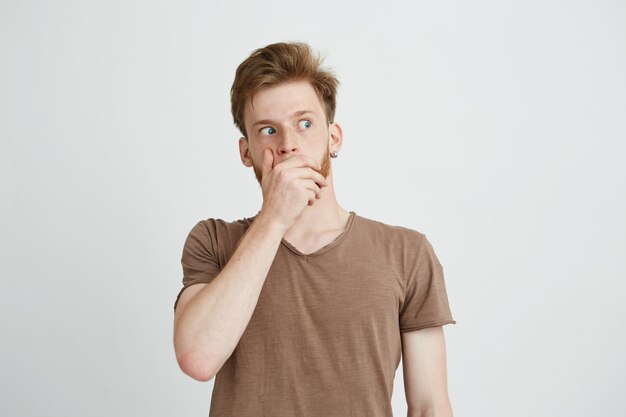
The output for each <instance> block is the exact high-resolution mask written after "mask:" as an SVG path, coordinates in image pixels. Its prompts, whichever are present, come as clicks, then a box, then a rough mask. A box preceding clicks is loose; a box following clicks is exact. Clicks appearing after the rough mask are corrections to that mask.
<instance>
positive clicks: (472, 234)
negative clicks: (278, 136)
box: [0, 0, 626, 417]
mask: <svg viewBox="0 0 626 417" xmlns="http://www.w3.org/2000/svg"><path fill="white" fill-rule="evenodd" d="M0 16H1V17H0V137H1V141H2V142H1V148H0V181H1V184H0V185H1V187H2V188H1V199H2V204H1V206H0V207H1V210H2V212H1V216H0V228H1V229H0V236H1V247H0V256H1V257H2V258H1V266H0V267H1V271H0V272H1V279H2V281H1V282H2V289H1V291H0V294H1V296H0V297H1V299H0V306H1V307H0V308H1V309H2V310H1V315H2V320H1V326H2V327H1V329H0V335H1V336H0V337H2V344H1V349H2V353H1V355H0V361H1V362H0V363H1V369H2V371H1V372H0V374H1V376H0V378H1V384H2V386H1V387H0V393H1V394H0V395H1V396H2V400H1V401H0V415H2V416H11V417H13V416H81V417H82V416H103V417H104V416H107V417H108V416H152V417H157V416H163V417H165V416H168V417H169V416H206V415H207V414H208V408H209V401H210V395H211V390H212V385H213V382H209V383H199V382H196V381H194V380H192V379H191V378H189V377H187V376H186V375H184V374H183V373H182V372H181V371H180V370H179V368H178V366H177V363H176V360H175V356H174V350H173V344H172V327H173V304H174V300H175V296H176V294H177V293H178V290H179V289H180V287H181V285H182V284H181V279H182V275H181V274H182V270H181V266H180V255H181V251H182V246H183V242H184V239H185V238H186V236H187V233H188V232H189V230H190V229H191V227H192V226H193V225H194V224H195V223H196V222H197V221H199V220H201V219H205V218H208V217H218V218H223V219H227V220H235V219H238V218H242V217H247V216H251V215H254V214H255V213H256V212H257V211H258V209H259V208H260V205H261V201H262V200H261V193H260V188H259V186H258V183H257V182H256V180H255V179H254V174H253V171H252V169H251V168H245V167H244V166H243V165H242V164H241V161H240V159H239V155H238V151H237V139H238V138H239V132H238V131H237V130H236V129H235V127H234V126H233V123H232V115H231V114H230V97H229V90H230V86H231V84H232V81H233V77H234V74H235V69H236V67H237V66H238V65H239V63H240V62H241V61H243V60H244V59H245V58H246V57H247V56H248V54H249V53H250V52H252V50H254V49H256V48H258V47H262V46H264V45H267V44H269V43H273V42H278V41H291V40H300V41H306V42H309V43H310V45H311V46H312V47H313V48H314V49H315V50H318V51H320V52H322V53H323V54H324V55H325V56H326V61H325V62H326V65H327V66H329V67H331V68H333V69H334V70H335V72H336V74H337V76H338V77H339V79H340V81H341V85H340V88H339V94H338V100H337V115H336V120H337V121H338V122H339V123H340V124H341V125H342V127H343V131H344V146H343V148H342V150H341V151H340V153H339V158H337V159H336V160H333V169H334V173H335V186H336V190H337V196H338V201H339V203H340V205H342V207H344V208H345V209H346V210H354V211H356V213H357V214H359V215H362V216H365V217H369V218H372V219H376V220H379V221H383V222H386V223H388V224H394V225H402V226H405V227H410V228H414V229H416V230H419V231H421V232H423V233H425V234H426V235H427V236H428V238H429V240H430V241H431V243H432V244H433V246H434V248H435V250H436V252H437V254H438V256H439V259H440V261H441V263H442V264H443V266H444V271H445V274H446V283H447V288H448V296H449V301H450V306H451V309H452V312H453V316H454V318H455V319H456V320H457V321H458V323H457V324H456V325H448V326H445V327H444V329H445V332H446V342H447V352H448V378H449V390H450V399H451V402H452V406H453V409H454V413H455V416H457V417H461V416H468V417H484V416H509V417H518V416H519V417H522V416H524V417H526V416H531V415H532V416H534V417H544V416H546V417H547V416H568V417H570V416H581V417H582V416H611V417H612V416H618V415H626V405H625V403H624V401H623V391H624V387H625V386H626V361H624V357H623V353H624V352H625V351H626V337H625V335H624V329H625V328H626V307H625V306H624V305H625V304H624V302H623V298H624V293H625V290H626V285H625V283H624V282H625V280H626V256H625V255H626V253H625V252H626V168H625V167H624V160H625V158H626V145H625V143H626V76H625V74H626V4H625V3H624V2H623V1H598V0H594V1H592V0H588V1H550V0H542V1H518V2H510V1H507V2H503V1H495V0H494V1H471V2H468V1H437V2H433V1H430V2H414V1H411V2H409V1H407V2H397V1H396V2H393V1H392V2H384V3H383V2H379V1H377V2H374V3H371V4H368V3H367V2H358V3H357V2H356V1H352V2H339V1H314V2H293V1H274V2H271V3H270V2H260V1H259V2H252V1H247V2H237V1H232V0H231V1H219V2H217V1H211V2H209V1H206V2H200V1H196V2H182V1H175V2H174V1H171V2H166V1H129V0H124V1H101V2H88V1H56V2H52V1H7V0H2V1H1V2H0ZM393 396H394V398H393V404H394V414H395V415H396V416H403V415H405V414H406V405H405V401H404V391H403V383H402V364H401V365H400V367H399V368H398V371H397V373H396V380H395V386H394V393H393Z"/></svg>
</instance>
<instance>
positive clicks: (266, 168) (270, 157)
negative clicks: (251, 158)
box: [261, 149, 274, 177]
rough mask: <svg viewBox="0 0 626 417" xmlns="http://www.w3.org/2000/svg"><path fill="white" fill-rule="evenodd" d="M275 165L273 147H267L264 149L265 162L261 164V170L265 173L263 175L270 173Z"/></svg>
mask: <svg viewBox="0 0 626 417" xmlns="http://www.w3.org/2000/svg"><path fill="white" fill-rule="evenodd" d="M273 165H274V154H273V153H272V150H271V149H265V151H263V164H262V165H261V172H262V174H263V177H265V176H266V174H268V173H269V172H270V171H271V170H272V168H273Z"/></svg>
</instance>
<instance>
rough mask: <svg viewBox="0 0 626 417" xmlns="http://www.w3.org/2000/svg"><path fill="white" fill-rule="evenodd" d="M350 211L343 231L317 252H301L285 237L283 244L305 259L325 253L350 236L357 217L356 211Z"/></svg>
mask: <svg viewBox="0 0 626 417" xmlns="http://www.w3.org/2000/svg"><path fill="white" fill-rule="evenodd" d="M349 213H350V217H348V223H347V224H346V227H345V229H343V232H341V233H340V234H339V235H338V236H337V237H336V238H335V240H333V241H332V242H330V243H329V244H327V245H326V246H322V247H321V248H320V249H318V250H316V251H315V252H312V253H302V252H300V251H299V250H298V248H296V247H295V246H293V245H292V244H291V243H289V241H288V240H286V239H285V238H284V237H283V238H282V239H281V244H283V245H284V246H285V247H286V248H287V249H289V250H290V251H291V252H293V253H294V254H295V255H297V256H299V257H301V258H304V259H307V258H310V257H314V256H318V255H321V254H323V253H326V252H328V251H329V250H331V249H332V248H334V247H335V246H337V245H338V244H339V243H340V242H341V241H342V240H344V239H345V238H346V236H348V233H349V232H350V229H352V224H353V223H354V218H355V217H356V213H355V212H354V211H352V210H350V212H349Z"/></svg>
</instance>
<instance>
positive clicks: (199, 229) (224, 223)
mask: <svg viewBox="0 0 626 417" xmlns="http://www.w3.org/2000/svg"><path fill="white" fill-rule="evenodd" d="M257 214H258V213H257ZM257 214H255V215H254V216H252V217H244V218H240V219H236V220H225V219H221V218H216V217H209V218H207V219H203V220H200V221H198V222H197V223H196V224H195V225H194V226H193V227H192V228H191V232H190V234H195V235H204V236H207V235H208V236H215V237H216V238H217V237H231V238H232V237H236V236H241V235H243V234H244V233H245V231H246V230H248V227H250V225H251V224H252V222H253V221H254V219H255V218H256V216H257Z"/></svg>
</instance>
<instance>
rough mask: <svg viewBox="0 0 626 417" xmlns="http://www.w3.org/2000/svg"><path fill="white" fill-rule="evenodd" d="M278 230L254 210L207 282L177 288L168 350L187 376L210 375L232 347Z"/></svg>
mask: <svg viewBox="0 0 626 417" xmlns="http://www.w3.org/2000/svg"><path fill="white" fill-rule="evenodd" d="M284 233H285V230H284V228H283V227H282V226H279V225H277V224H276V223H275V222H273V221H272V220H269V219H267V218H266V217H265V216H263V214H262V213H261V214H259V216H258V217H257V218H256V219H255V220H254V222H253V223H252V224H251V225H250V228H249V230H248V231H247V233H246V234H245V235H244V236H243V237H242V238H241V242H239V244H238V246H237V248H236V249H235V252H234V253H233V255H232V257H231V259H230V260H229V261H228V263H227V264H226V265H225V266H224V268H223V269H222V271H221V272H220V273H219V274H218V275H217V276H216V277H215V278H214V279H213V281H211V283H210V284H195V285H192V286H190V287H189V288H187V289H186V290H185V291H183V293H182V294H181V296H180V299H179V300H178V306H177V308H176V311H175V317H174V350H175V352H176V359H177V360H178V364H179V366H180V368H181V369H182V370H183V372H185V373H186V374H187V375H189V376H191V377H192V378H194V379H196V380H198V381H208V380H210V379H211V378H213V377H214V376H215V374H216V373H217V372H218V371H219V370H220V368H221V367H222V365H223V364H224V362H226V360H227V359H228V358H229V357H230V355H231V354H232V352H233V350H235V348H236V347H237V344H238V343H239V339H240V338H241V336H242V335H243V332H244V331H245V329H246V327H247V326H248V322H249V321H250V319H251V317H252V313H253V312H254V309H255V307H256V304H257V301H258V299H259V295H260V293H261V289H262V287H263V283H264V282H265V278H266V276H267V273H268V271H269V269H270V266H271V264H272V262H273V261H274V257H275V255H276V251H277V250H278V246H279V245H280V241H281V239H282V236H283V235H284Z"/></svg>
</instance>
